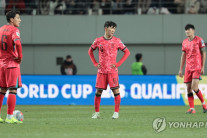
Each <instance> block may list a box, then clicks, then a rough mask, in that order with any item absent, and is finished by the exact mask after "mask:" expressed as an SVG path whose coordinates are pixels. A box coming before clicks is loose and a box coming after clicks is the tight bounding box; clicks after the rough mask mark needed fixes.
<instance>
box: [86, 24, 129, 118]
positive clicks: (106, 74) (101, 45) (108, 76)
mask: <svg viewBox="0 0 207 138" xmlns="http://www.w3.org/2000/svg"><path fill="white" fill-rule="evenodd" d="M116 27H117V25H116V23H114V22H112V21H106V22H105V24H104V30H105V34H104V36H102V37H99V38H96V39H95V41H94V43H93V44H92V45H91V47H90V48H89V50H88V54H89V56H90V58H91V61H92V62H93V64H94V66H95V67H97V68H98V72H97V79H96V95H95V113H94V114H93V115H92V118H93V119H97V118H100V113H99V107H100V102H101V94H102V92H103V90H106V88H107V85H108V84H109V86H110V88H111V90H112V91H113V93H114V97H115V100H114V102H115V112H114V114H113V116H112V118H113V119H117V118H118V117H119V106H120V102H121V98H120V92H119V79H118V67H119V66H120V65H121V64H122V63H123V62H124V61H125V60H126V59H127V57H128V56H129V55H130V52H129V50H128V49H127V47H126V46H125V45H124V44H123V43H122V42H121V40H120V39H119V38H116V37H114V36H113V35H114V33H115V30H116ZM96 49H98V50H99V62H96V59H95V58H94V54H93V51H94V50H96ZM119 49H120V50H121V51H123V52H124V56H123V57H122V58H121V60H120V61H119V62H116V56H117V51H118V50H119Z"/></svg>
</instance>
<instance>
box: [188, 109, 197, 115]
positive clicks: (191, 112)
mask: <svg viewBox="0 0 207 138" xmlns="http://www.w3.org/2000/svg"><path fill="white" fill-rule="evenodd" d="M195 113H196V111H195V110H193V109H188V111H187V112H186V114H195Z"/></svg>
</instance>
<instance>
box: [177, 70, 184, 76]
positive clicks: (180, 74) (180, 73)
mask: <svg viewBox="0 0 207 138" xmlns="http://www.w3.org/2000/svg"><path fill="white" fill-rule="evenodd" d="M178 75H179V77H181V78H182V77H183V72H182V71H181V70H180V71H179V73H178Z"/></svg>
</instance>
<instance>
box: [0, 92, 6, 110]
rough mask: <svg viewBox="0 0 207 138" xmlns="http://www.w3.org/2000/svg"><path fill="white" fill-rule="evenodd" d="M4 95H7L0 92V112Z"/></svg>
mask: <svg viewBox="0 0 207 138" xmlns="http://www.w3.org/2000/svg"><path fill="white" fill-rule="evenodd" d="M4 96H5V94H4V93H0V113H1V107H2V104H3V100H4Z"/></svg>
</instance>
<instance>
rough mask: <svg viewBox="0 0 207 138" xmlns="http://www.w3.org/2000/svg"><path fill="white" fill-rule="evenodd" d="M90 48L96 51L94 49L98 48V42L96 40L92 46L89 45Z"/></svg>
mask: <svg viewBox="0 0 207 138" xmlns="http://www.w3.org/2000/svg"><path fill="white" fill-rule="evenodd" d="M91 48H92V49H93V50H96V48H98V40H97V39H95V40H94V42H93V44H92V45H91Z"/></svg>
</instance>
